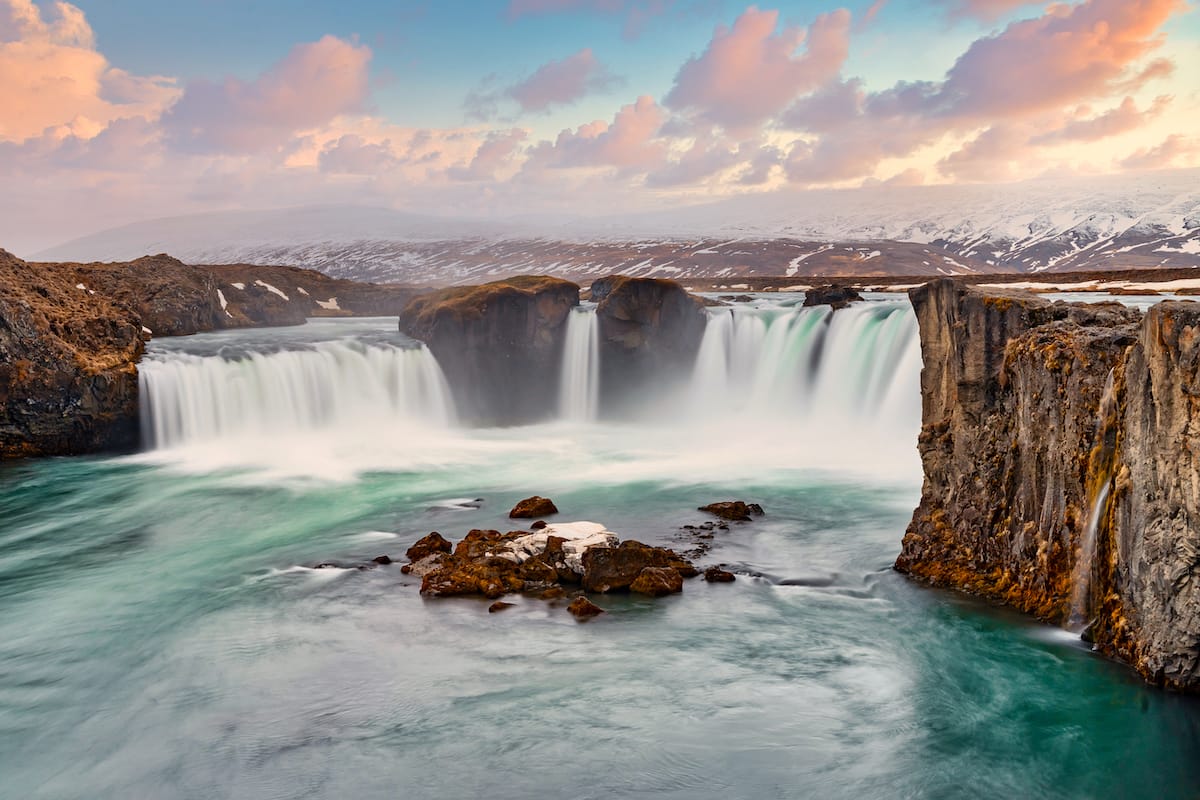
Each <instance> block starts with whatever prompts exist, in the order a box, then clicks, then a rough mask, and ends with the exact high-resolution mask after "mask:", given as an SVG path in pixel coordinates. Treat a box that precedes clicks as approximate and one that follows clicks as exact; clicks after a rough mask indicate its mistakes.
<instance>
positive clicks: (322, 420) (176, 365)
mask: <svg viewBox="0 0 1200 800" xmlns="http://www.w3.org/2000/svg"><path fill="white" fill-rule="evenodd" d="M140 375H141V378H140V381H141V395H142V398H143V403H142V430H143V437H144V439H145V441H146V443H147V445H148V446H151V447H155V448H166V447H172V446H176V445H180V444H191V443H196V442H202V441H211V440H215V439H223V438H229V437H239V436H246V435H253V436H261V435H264V434H266V435H275V434H289V433H296V432H298V431H303V430H312V429H318V428H328V427H335V426H339V425H359V424H363V423H371V422H374V423H384V422H388V421H390V420H395V419H405V420H411V421H414V422H417V421H419V422H421V423H423V424H433V425H442V426H444V425H446V424H448V423H450V422H451V421H452V420H453V413H454V412H453V402H452V399H451V396H450V390H449V388H448V387H447V385H446V379H445V377H444V376H443V375H442V370H441V368H440V367H439V366H438V364H437V361H436V360H435V359H434V357H433V355H432V354H431V353H430V352H429V351H428V350H427V349H425V348H424V347H395V346H390V345H384V346H379V345H364V344H362V343H359V342H354V341H328V342H321V343H318V344H316V345H314V346H312V347H311V348H308V349H303V350H284V351H279V352H273V353H255V352H250V353H247V354H245V355H244V357H241V358H237V359H226V358H223V357H221V356H218V355H212V356H196V355H190V354H186V353H180V354H172V355H171V356H170V357H168V358H153V359H149V360H147V361H146V362H145V363H143V364H142V366H141V370H140Z"/></svg>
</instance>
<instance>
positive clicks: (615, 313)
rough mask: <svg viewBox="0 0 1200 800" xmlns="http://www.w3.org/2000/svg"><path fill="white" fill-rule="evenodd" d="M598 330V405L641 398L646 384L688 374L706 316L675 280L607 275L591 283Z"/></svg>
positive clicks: (695, 298)
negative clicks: (599, 391) (599, 394)
mask: <svg viewBox="0 0 1200 800" xmlns="http://www.w3.org/2000/svg"><path fill="white" fill-rule="evenodd" d="M591 299H592V300H593V301H594V302H596V303H597V306H596V314H597V316H598V321H599V329H600V374H601V380H600V386H601V391H602V396H601V405H602V407H605V408H612V407H613V406H614V405H615V403H616V402H617V400H618V398H630V397H638V396H641V389H642V387H644V386H645V385H647V384H649V383H656V384H663V383H666V382H670V381H672V380H676V379H682V378H683V377H684V376H687V375H690V374H691V370H692V366H693V365H694V363H695V360H696V353H697V352H698V351H699V349H700V340H701V339H702V338H703V337H704V328H705V326H706V325H707V322H708V316H707V314H706V312H705V310H704V303H703V301H701V300H700V298H698V297H695V296H693V295H691V294H689V293H688V292H687V290H686V289H684V288H683V286H681V285H680V284H678V283H676V282H675V281H669V280H662V279H657V278H630V277H627V276H625V275H611V276H608V277H604V278H600V279H598V280H596V281H594V282H593V283H592V286H591Z"/></svg>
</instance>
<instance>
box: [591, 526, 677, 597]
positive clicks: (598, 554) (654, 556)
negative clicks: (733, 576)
mask: <svg viewBox="0 0 1200 800" xmlns="http://www.w3.org/2000/svg"><path fill="white" fill-rule="evenodd" d="M647 567H662V568H666V569H671V570H672V571H674V572H676V573H677V574H679V573H682V572H684V571H687V572H690V573H691V574H692V575H695V574H696V573H695V568H694V567H693V566H692V564H691V562H690V561H688V560H687V559H685V558H683V557H682V556H680V555H679V554H678V553H675V552H674V551H672V550H667V549H666V548H663V547H650V546H649V545H645V544H642V543H641V542H637V541H634V540H632V539H628V540H626V541H624V542H621V544H620V546H619V547H594V548H592V549H591V550H588V551H587V552H586V553H584V554H583V581H582V585H583V588H584V590H585V591H588V592H600V593H603V592H611V591H622V590H626V589H629V588H630V586H631V585H632V584H633V582H634V581H635V580H637V577H638V575H640V574H641V572H642V570H644V569H646V568H647Z"/></svg>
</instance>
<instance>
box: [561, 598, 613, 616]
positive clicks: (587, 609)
mask: <svg viewBox="0 0 1200 800" xmlns="http://www.w3.org/2000/svg"><path fill="white" fill-rule="evenodd" d="M567 611H569V612H571V613H572V614H574V615H575V617H576V618H577V619H589V618H591V617H595V616H597V615H599V614H603V613H604V609H603V608H601V607H600V606H598V605H596V604H595V603H593V602H592V601H591V600H588V599H587V598H586V597H576V598H575V599H574V600H572V601H571V605H569V606H567Z"/></svg>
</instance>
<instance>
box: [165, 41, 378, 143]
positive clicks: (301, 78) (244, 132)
mask: <svg viewBox="0 0 1200 800" xmlns="http://www.w3.org/2000/svg"><path fill="white" fill-rule="evenodd" d="M370 60H371V49H370V48H369V47H367V46H365V45H357V44H354V43H351V42H347V41H345V40H342V39H338V38H337V37H334V36H325V37H323V38H321V39H320V40H319V41H316V42H312V43H309V44H299V45H296V46H295V47H293V48H292V50H291V52H290V53H288V55H287V56H286V57H285V58H284V59H283V60H282V61H280V62H279V63H278V64H276V65H275V66H273V67H271V69H269V70H267V71H266V72H265V73H263V74H262V75H261V76H259V77H258V78H257V79H255V80H253V81H250V82H246V81H241V80H238V79H236V78H227V79H226V80H225V81H223V82H222V83H211V82H209V81H195V82H193V83H190V84H188V85H187V87H186V88H185V90H184V93H183V96H182V97H181V98H180V100H179V102H178V103H176V104H175V105H174V106H173V107H172V108H171V109H170V111H168V112H167V114H166V115H165V116H164V117H163V123H164V125H165V127H166V130H167V133H168V136H169V139H170V141H171V142H172V144H173V145H175V146H176V147H178V148H180V149H183V150H188V151H193V152H224V153H247V152H256V151H261V150H269V149H272V148H277V147H280V146H281V145H283V144H284V143H285V142H286V141H287V140H288V139H289V138H291V137H292V136H293V135H294V134H295V133H296V132H297V131H300V130H303V129H305V128H312V127H317V126H319V125H323V124H325V123H328V122H329V121H330V120H332V119H333V118H334V117H337V116H338V115H341V114H348V113H353V112H357V111H361V110H362V108H363V106H364V105H365V103H366V98H367V92H368V74H367V65H368V63H369V62H370Z"/></svg>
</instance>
